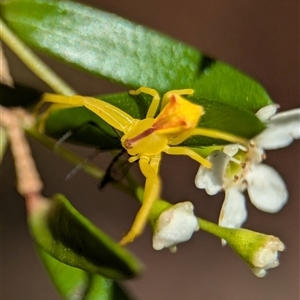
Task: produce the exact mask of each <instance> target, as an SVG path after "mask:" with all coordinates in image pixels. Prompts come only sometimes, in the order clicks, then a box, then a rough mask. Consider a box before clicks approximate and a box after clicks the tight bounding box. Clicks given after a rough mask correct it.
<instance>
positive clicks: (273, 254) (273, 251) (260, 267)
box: [251, 236, 284, 277]
mask: <svg viewBox="0 0 300 300" xmlns="http://www.w3.org/2000/svg"><path fill="white" fill-rule="evenodd" d="M283 250H284V244H283V243H282V242H281V241H280V239H279V238H277V237H275V236H269V237H268V239H267V240H266V243H265V245H264V246H263V247H261V248H259V249H258V251H257V252H256V253H255V254H254V256H253V258H252V262H251V263H252V264H253V266H254V267H253V268H252V272H253V273H254V275H255V276H257V277H264V276H265V275H266V273H267V272H266V270H268V269H271V268H275V267H277V266H278V265H279V261H278V258H277V256H278V251H283Z"/></svg>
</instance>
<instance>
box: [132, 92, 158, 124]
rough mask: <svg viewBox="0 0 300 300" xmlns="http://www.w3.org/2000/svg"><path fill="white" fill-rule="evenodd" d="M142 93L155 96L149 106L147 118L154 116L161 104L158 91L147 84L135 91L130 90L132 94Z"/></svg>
mask: <svg viewBox="0 0 300 300" xmlns="http://www.w3.org/2000/svg"><path fill="white" fill-rule="evenodd" d="M140 93H145V94H148V95H151V96H152V97H153V99H152V102H151V104H150V106H149V108H148V112H147V115H146V118H153V117H154V115H155V113H156V111H157V108H158V105H159V100H160V97H159V94H158V92H157V91H156V90H154V89H150V88H148V87H145V86H142V87H140V88H139V89H137V90H135V91H129V94H130V95H138V94H140Z"/></svg>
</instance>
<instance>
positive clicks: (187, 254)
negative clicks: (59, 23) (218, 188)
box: [0, 0, 300, 300]
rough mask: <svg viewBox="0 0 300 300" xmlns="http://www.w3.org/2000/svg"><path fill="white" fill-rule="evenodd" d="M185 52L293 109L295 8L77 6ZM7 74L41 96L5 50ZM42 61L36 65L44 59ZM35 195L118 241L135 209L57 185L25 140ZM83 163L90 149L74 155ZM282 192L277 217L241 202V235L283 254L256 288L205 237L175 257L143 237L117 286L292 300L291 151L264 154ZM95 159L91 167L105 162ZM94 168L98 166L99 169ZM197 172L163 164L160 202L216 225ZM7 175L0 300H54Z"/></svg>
mask: <svg viewBox="0 0 300 300" xmlns="http://www.w3.org/2000/svg"><path fill="white" fill-rule="evenodd" d="M85 2H86V3H89V4H91V5H96V6H98V7H100V8H102V9H104V10H107V11H111V12H114V13H116V14H119V15H121V16H123V17H125V18H128V19H130V20H132V21H135V22H137V23H141V24H143V25H146V26H148V27H150V28H154V29H156V30H159V31H161V32H164V33H166V34H168V35H170V36H172V37H174V38H177V39H178V40H181V41H184V42H186V43H189V44H191V45H193V46H195V47H196V48H198V49H200V50H202V51H204V52H205V53H207V54H208V55H211V56H213V57H216V58H218V59H220V60H223V61H225V62H227V63H229V64H232V65H233V66H235V67H237V68H239V69H240V70H242V71H244V72H245V73H247V74H249V75H250V76H252V77H254V78H256V79H257V80H258V81H259V82H261V84H262V85H263V86H264V87H265V88H266V90H267V91H268V93H269V94H270V96H271V98H272V99H273V100H274V102H276V103H279V104H280V106H281V109H282V110H287V109H291V108H294V107H297V106H298V107H299V2H298V1H296V0H252V1H241V0H194V1H192V0H190V1H186V0H185V1H181V0H177V1H160V0H152V1H150V0H148V1H146V0H143V1H141V0H131V1H111V0H99V1H91V0H90V1H85ZM5 50H6V51H5V52H6V54H7V57H8V59H9V62H10V64H11V72H12V75H13V77H14V79H15V80H16V81H18V82H22V83H26V84H29V85H32V86H34V87H38V88H41V89H46V87H45V85H44V84H43V83H41V82H40V81H39V79H37V78H36V77H35V76H34V75H32V74H31V72H30V71H28V70H27V69H26V67H24V66H23V64H22V63H21V62H20V61H18V59H16V57H15V56H14V55H13V54H12V53H11V52H9V51H7V48H5ZM43 58H44V57H43ZM46 61H47V62H49V63H50V64H51V66H52V67H53V69H54V70H55V71H57V72H58V73H59V74H60V75H61V76H63V77H64V78H65V79H66V81H68V82H69V83H70V84H71V85H72V86H74V87H75V89H76V90H77V91H79V92H80V93H82V94H102V93H103V94H104V93H110V92H114V91H124V90H126V89H125V88H123V87H118V86H116V85H114V84H111V83H107V82H105V81H102V80H99V79H98V78H92V77H90V76H89V75H86V74H82V73H79V72H78V71H75V70H73V69H71V68H69V67H65V66H63V65H61V64H60V63H58V62H55V61H52V60H49V59H46ZM31 144H32V147H33V154H34V157H35V159H36V162H37V165H38V169H39V171H40V173H41V175H42V178H43V180H44V183H45V189H44V194H45V195H46V196H50V195H52V194H53V193H55V192H62V193H64V194H65V195H66V196H67V197H68V198H69V199H71V200H72V202H73V203H74V205H75V207H77V208H78V209H79V210H80V211H81V212H82V213H83V214H84V215H86V216H88V217H89V218H90V219H91V220H92V221H94V222H95V223H96V224H97V225H98V226H99V227H100V228H102V229H104V230H105V231H106V232H107V233H109V234H110V235H112V236H113V237H114V238H115V239H116V240H119V239H120V237H121V235H122V233H123V232H124V231H126V230H127V229H128V228H129V226H130V225H131V223H132V220H133V218H134V215H135V212H136V210H137V209H138V205H137V203H136V202H135V200H133V199H131V198H128V197H127V196H125V195H123V194H122V193H121V192H118V191H115V190H113V189H112V188H110V187H108V188H106V190H105V191H104V192H99V191H98V190H97V188H96V185H97V182H96V181H95V180H94V179H92V178H90V177H89V176H87V175H86V174H84V173H83V172H81V173H79V174H77V175H76V176H75V177H73V179H72V180H71V181H68V182H66V181H65V177H66V175H67V174H68V173H69V172H70V170H72V168H73V166H71V165H70V164H68V163H66V162H64V161H63V160H62V159H61V158H59V157H57V156H55V154H53V153H51V152H49V151H48V150H46V149H45V148H43V147H42V146H40V145H38V144H37V143H36V142H33V141H31ZM78 151H79V153H82V154H83V155H87V154H88V153H90V150H86V149H78ZM267 155H268V159H267V162H266V163H268V164H270V165H272V166H273V167H275V168H276V169H277V170H278V171H279V172H280V174H281V175H282V177H283V178H284V180H285V182H286V183H287V186H288V189H289V193H290V198H289V202H288V204H287V205H286V206H285V207H284V208H283V209H282V211H281V212H280V213H278V214H274V215H272V214H266V213H263V212H260V211H258V210H256V209H255V208H254V207H253V206H252V205H251V204H250V202H249V201H248V203H247V206H248V212H249V217H248V221H247V222H246V223H245V225H244V226H245V227H246V228H249V229H253V230H256V231H260V232H264V233H269V234H274V235H276V236H279V237H280V238H281V240H282V241H283V242H284V243H285V245H286V251H285V252H284V253H282V254H281V256H280V266H279V267H278V268H276V269H273V270H270V271H269V273H268V275H267V276H266V277H265V278H263V279H258V278H256V277H255V276H254V275H253V274H252V272H251V271H250V270H249V269H248V267H247V266H246V264H245V263H244V262H243V261H241V260H240V259H239V258H238V257H237V256H236V255H235V254H234V253H233V252H232V250H231V249H230V248H229V247H225V248H222V247H221V245H220V241H219V240H218V239H216V238H214V237H213V236H211V235H208V234H206V233H205V232H200V233H197V234H196V235H195V236H194V237H193V239H192V240H191V241H190V242H188V243H186V244H182V245H180V246H179V251H178V253H177V254H170V253H169V252H168V251H167V250H164V251H161V252H157V251H154V250H153V249H152V247H151V233H150V230H149V229H147V230H146V232H145V234H144V235H142V236H141V237H140V238H138V239H137V240H136V241H135V242H134V243H133V244H132V245H130V246H129V248H130V250H132V251H133V252H134V253H135V254H136V255H137V256H138V257H139V258H140V259H141V260H142V261H143V262H144V264H145V266H146V270H145V272H144V274H143V275H142V276H141V277H140V278H138V279H135V280H132V281H127V282H125V286H126V287H127V288H128V289H129V290H130V291H131V292H132V293H133V295H135V296H136V299H139V300H153V299H159V300H168V299H172V300H183V299H187V300H196V299H216V300H219V299H224V300H232V299H243V300H252V299H256V300H264V299H267V300H269V299H272V300H281V299H291V300H297V299H299V196H300V195H299V142H296V143H294V144H293V145H291V146H290V147H288V148H285V149H281V150H276V151H270V152H268V153H267ZM108 158H109V156H107V155H106V156H105V155H104V156H101V157H98V158H97V161H105V160H107V159H108ZM100 164H101V162H100ZM197 168H198V166H197V163H195V162H193V161H192V160H190V159H188V158H185V157H170V156H169V157H168V156H167V155H165V156H164V158H163V163H162V167H161V175H162V178H163V183H164V185H163V197H164V198H165V199H168V200H170V201H172V202H178V201H183V200H190V201H192V202H193V203H194V205H195V210H196V213H197V215H199V216H201V217H203V218H207V219H209V220H212V221H215V222H216V221H217V219H218V214H219V211H220V207H221V205H222V201H223V197H224V195H223V194H220V195H218V196H215V197H209V196H207V195H206V194H205V193H204V192H203V191H200V190H198V189H196V187H195V186H194V183H193V182H194V176H195V173H196V171H197ZM14 181H15V177H14V167H13V162H12V159H11V156H10V154H9V153H7V155H6V157H5V160H4V162H3V164H2V166H1V252H2V253H1V269H2V274H1V276H2V278H1V287H0V289H1V296H2V298H1V299H3V300H16V299H31V300H40V299H43V300H48V299H49V300H55V299H59V297H58V296H57V294H56V291H55V289H54V288H53V286H52V284H51V283H50V281H49V279H48V277H47V275H46V273H45V272H44V270H43V268H42V266H41V264H40V262H39V261H38V258H37V256H36V254H35V249H34V247H33V243H32V241H31V238H30V236H29V234H28V231H27V228H26V219H25V218H26V216H25V208H24V201H23V199H22V198H21V197H20V196H18V195H17V193H16V191H15V187H14Z"/></svg>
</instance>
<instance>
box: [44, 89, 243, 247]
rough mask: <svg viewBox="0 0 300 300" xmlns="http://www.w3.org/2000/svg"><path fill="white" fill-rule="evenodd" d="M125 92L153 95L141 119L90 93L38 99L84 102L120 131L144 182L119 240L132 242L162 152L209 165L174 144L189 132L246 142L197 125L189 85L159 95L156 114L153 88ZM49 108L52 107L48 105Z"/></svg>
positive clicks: (198, 110)
mask: <svg viewBox="0 0 300 300" xmlns="http://www.w3.org/2000/svg"><path fill="white" fill-rule="evenodd" d="M129 93H130V94H131V95H138V94H140V93H146V94H149V95H151V96H152V97H153V100H152V102H151V105H150V107H149V109H148V112H147V115H146V118H145V119H143V120H138V119H134V118H132V117H131V116H130V115H128V114H127V113H126V112H124V111H122V110H120V109H119V108H117V107H115V106H113V105H111V104H109V103H106V102H104V101H102V100H99V99H95V98H91V97H83V96H61V95H55V94H44V97H43V99H42V103H44V102H52V103H57V104H59V106H60V107H68V106H69V107H70V106H85V107H86V108H87V109H89V110H91V111H92V112H94V113H95V114H96V115H98V116H99V117H100V118H102V119H103V120H104V121H105V122H107V123H108V124H110V125H111V126H112V127H114V128H116V129H117V130H119V131H121V132H123V133H124V135H123V136H122V138H121V143H122V146H123V147H124V148H125V149H126V150H127V152H128V154H129V155H130V158H129V162H134V161H136V160H138V161H139V167H140V169H141V172H142V173H143V175H144V176H145V178H146V183H145V190H144V198H143V204H142V206H141V208H140V210H139V211H138V213H137V215H136V217H135V220H134V222H133V225H132V227H131V229H130V231H129V232H128V233H127V234H126V235H125V236H124V237H123V238H122V240H121V241H120V244H122V245H124V244H127V243H129V242H132V241H133V240H134V238H135V237H136V236H138V235H139V234H141V232H142V231H143V228H144V226H145V224H146V222H147V218H148V215H149V212H150V210H151V207H152V205H153V202H154V201H155V200H156V199H157V198H158V197H159V194H160V188H161V183H160V177H159V175H158V169H159V165H160V160H161V153H162V152H165V153H167V154H171V155H187V156H189V157H190V158H192V159H193V160H196V161H197V162H199V163H200V164H202V165H204V166H205V167H206V168H210V167H211V163H210V162H209V161H208V160H206V159H205V158H203V157H201V156H200V155H198V154H197V153H195V152H194V151H192V150H191V149H189V148H187V147H183V146H178V145H179V144H180V143H182V142H183V141H184V140H186V139H187V138H189V137H191V136H192V135H202V136H209V137H212V138H218V139H223V140H226V141H228V142H232V143H239V144H243V145H246V146H247V140H245V139H243V138H240V137H237V136H235V135H232V134H229V133H226V132H222V131H218V130H213V129H206V128H199V127H197V125H198V122H199V120H200V118H201V116H202V115H203V114H204V109H203V107H202V106H200V105H197V104H194V103H192V102H190V101H188V100H187V99H185V98H184V97H182V96H183V95H192V94H193V93H194V90H192V89H182V90H173V91H170V92H167V93H166V94H165V95H164V96H163V98H162V102H161V111H160V113H159V114H158V116H157V117H156V118H154V115H155V113H156V111H157V109H158V106H159V103H160V97H159V94H158V92H157V91H156V90H154V89H151V88H148V87H141V88H139V89H137V90H136V91H130V92H129ZM55 107H56V106H54V107H53V109H55ZM50 110H52V109H51V107H50ZM46 114H47V111H46Z"/></svg>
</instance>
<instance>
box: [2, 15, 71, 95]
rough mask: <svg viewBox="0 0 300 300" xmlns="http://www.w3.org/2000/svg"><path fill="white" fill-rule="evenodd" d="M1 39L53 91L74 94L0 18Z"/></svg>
mask: <svg viewBox="0 0 300 300" xmlns="http://www.w3.org/2000/svg"><path fill="white" fill-rule="evenodd" d="M0 28H1V40H3V42H4V43H5V44H6V45H7V46H8V47H9V48H10V49H11V50H12V51H13V52H14V53H15V54H16V55H17V56H18V57H19V58H20V59H21V60H22V61H23V63H24V64H25V65H26V66H27V67H28V68H29V69H30V70H31V71H32V72H33V73H34V74H35V75H36V76H37V77H39V78H40V79H41V80H43V81H44V82H45V83H46V84H47V85H48V86H50V87H51V88H52V89H53V91H55V92H56V93H58V94H63V95H68V96H69V95H74V94H75V91H74V90H73V89H72V88H71V87H70V86H69V85H68V84H67V83H66V82H65V81H64V80H63V79H61V78H60V77H59V76H58V75H57V74H55V73H54V72H53V71H52V70H51V69H50V68H49V67H48V66H47V65H46V64H45V63H44V62H43V61H42V60H41V59H40V58H39V57H38V56H37V55H36V54H35V53H34V52H33V51H32V50H31V49H30V48H28V47H27V46H26V45H25V44H24V43H23V42H22V41H21V40H20V39H19V38H18V37H17V36H16V35H15V34H14V33H13V32H12V31H11V30H10V29H9V28H8V27H7V26H6V24H5V23H4V22H3V21H2V19H0Z"/></svg>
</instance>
